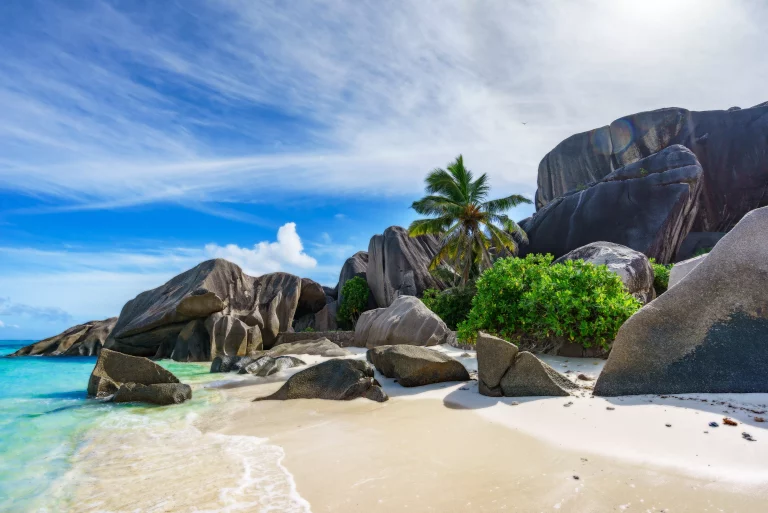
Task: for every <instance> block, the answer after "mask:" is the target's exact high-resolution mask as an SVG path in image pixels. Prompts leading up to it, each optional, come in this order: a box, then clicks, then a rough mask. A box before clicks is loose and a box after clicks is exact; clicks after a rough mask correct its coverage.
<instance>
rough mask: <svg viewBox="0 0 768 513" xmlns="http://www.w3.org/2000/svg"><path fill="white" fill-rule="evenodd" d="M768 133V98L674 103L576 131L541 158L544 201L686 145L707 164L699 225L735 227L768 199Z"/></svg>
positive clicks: (539, 201)
mask: <svg viewBox="0 0 768 513" xmlns="http://www.w3.org/2000/svg"><path fill="white" fill-rule="evenodd" d="M767 138H768V105H766V104H761V105H758V106H756V107H753V108H749V109H738V110H728V111H723V110H717V111H704V112H695V111H688V110H686V109H680V108H671V109H660V110H655V111H650V112H641V113H639V114H633V115H630V116H626V117H623V118H621V119H617V120H616V121H614V122H613V123H611V124H610V125H609V126H605V127H602V128H598V129H595V130H591V131H589V132H584V133H581V134H576V135H573V136H571V137H569V138H568V139H566V140H565V141H563V142H561V143H560V144H559V145H558V146H557V147H555V148H554V149H553V150H552V151H550V152H549V153H548V154H547V155H546V156H545V157H544V158H543V160H542V161H541V164H539V176H538V191H537V193H536V205H537V208H543V207H544V206H545V205H547V204H548V203H550V202H551V201H553V200H555V199H556V198H559V197H561V196H565V195H566V194H567V193H569V192H571V191H575V190H577V189H579V188H581V187H584V186H586V185H587V184H590V183H593V182H596V181H601V180H603V179H604V178H605V177H607V176H608V175H610V174H611V173H613V172H614V171H615V170H617V169H619V168H621V167H624V166H626V165H628V164H632V163H634V162H637V161H639V160H641V159H643V158H645V157H648V156H650V155H652V154H654V153H658V152H660V151H662V150H663V149H665V148H668V147H670V146H672V145H676V144H680V145H683V146H685V147H687V148H689V149H690V150H691V151H692V152H693V153H694V154H695V155H696V157H697V158H698V161H699V162H700V163H701V166H702V168H703V179H702V181H703V184H702V189H703V190H702V194H701V198H700V200H699V204H698V207H699V208H697V211H696V219H695V224H694V227H693V230H694V231H698V232H727V231H728V230H729V229H730V228H732V227H733V226H734V225H735V224H736V223H737V222H738V221H739V219H741V218H742V217H743V216H744V214H746V213H747V212H749V211H750V210H752V209H755V208H758V207H761V206H765V205H768V194H767V193H766V190H767V189H768V146H767V145H766V143H765V141H766V139H767ZM640 206H642V204H640ZM635 249H636V248H635Z"/></svg>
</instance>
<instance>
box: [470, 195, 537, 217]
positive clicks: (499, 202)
mask: <svg viewBox="0 0 768 513" xmlns="http://www.w3.org/2000/svg"><path fill="white" fill-rule="evenodd" d="M530 203H532V202H531V200H529V199H528V198H526V197H525V196H521V195H519V194H512V195H510V196H507V197H506V198H499V199H495V200H490V201H486V202H485V203H483V205H482V206H483V209H484V210H486V211H488V212H490V213H492V214H495V213H498V212H506V211H507V210H509V209H511V208H514V207H516V206H518V205H523V204H530Z"/></svg>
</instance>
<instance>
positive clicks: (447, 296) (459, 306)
mask: <svg viewBox="0 0 768 513" xmlns="http://www.w3.org/2000/svg"><path fill="white" fill-rule="evenodd" d="M475 292H476V291H475V287H474V284H472V285H467V286H466V287H453V288H450V289H447V290H443V291H439V290H436V289H428V290H425V291H424V297H422V298H421V300H422V302H423V303H424V304H425V305H426V306H427V308H429V309H430V310H432V311H433V312H435V313H436V314H437V316H438V317H440V318H441V319H442V320H443V322H445V324H447V325H448V327H449V328H450V329H452V330H455V329H456V328H457V327H458V325H459V323H461V322H463V321H465V320H466V319H467V317H468V316H469V311H470V310H471V309H472V298H473V297H475Z"/></svg>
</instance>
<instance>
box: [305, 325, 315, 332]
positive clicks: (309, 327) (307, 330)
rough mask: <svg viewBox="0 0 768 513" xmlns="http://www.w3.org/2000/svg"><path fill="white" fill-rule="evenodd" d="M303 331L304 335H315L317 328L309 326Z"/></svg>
mask: <svg viewBox="0 0 768 513" xmlns="http://www.w3.org/2000/svg"><path fill="white" fill-rule="evenodd" d="M302 331H303V332H304V333H313V332H314V331H315V328H313V327H312V326H307V327H306V328H304V329H303V330H302Z"/></svg>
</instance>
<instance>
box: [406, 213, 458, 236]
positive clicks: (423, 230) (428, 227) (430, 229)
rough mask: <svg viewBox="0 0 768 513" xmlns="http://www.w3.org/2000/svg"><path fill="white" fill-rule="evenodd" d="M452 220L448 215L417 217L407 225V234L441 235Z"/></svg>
mask: <svg viewBox="0 0 768 513" xmlns="http://www.w3.org/2000/svg"><path fill="white" fill-rule="evenodd" d="M452 222H453V219H452V218H451V217H449V216H443V217H437V218H434V219H417V220H415V221H414V222H412V223H411V225H410V226H409V227H408V235H410V236H411V237H418V236H420V235H442V234H443V233H444V232H445V230H446V229H447V228H448V227H449V226H450V225H451V223H452Z"/></svg>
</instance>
